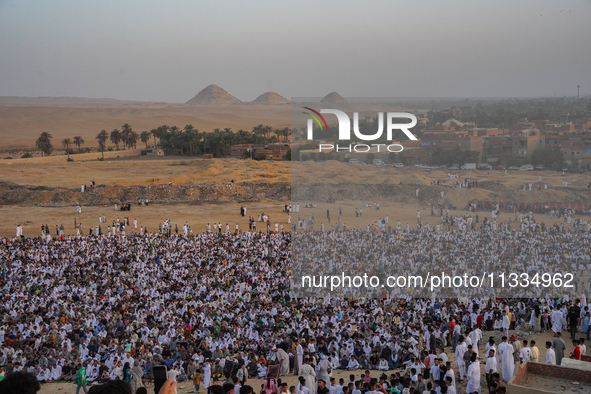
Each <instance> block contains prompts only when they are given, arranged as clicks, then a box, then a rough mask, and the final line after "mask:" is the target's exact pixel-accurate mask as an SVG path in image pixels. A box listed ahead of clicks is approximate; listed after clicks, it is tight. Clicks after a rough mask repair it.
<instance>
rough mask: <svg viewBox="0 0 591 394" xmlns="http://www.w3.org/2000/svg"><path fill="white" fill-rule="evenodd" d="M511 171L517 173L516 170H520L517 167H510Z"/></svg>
mask: <svg viewBox="0 0 591 394" xmlns="http://www.w3.org/2000/svg"><path fill="white" fill-rule="evenodd" d="M509 170H510V171H516V170H519V167H517V166H511V167H509Z"/></svg>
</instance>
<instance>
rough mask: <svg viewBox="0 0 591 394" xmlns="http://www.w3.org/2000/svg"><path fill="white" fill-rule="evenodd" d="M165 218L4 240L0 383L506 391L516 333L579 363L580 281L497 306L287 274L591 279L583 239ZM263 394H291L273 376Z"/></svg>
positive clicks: (338, 393) (583, 312) (300, 393)
mask: <svg viewBox="0 0 591 394" xmlns="http://www.w3.org/2000/svg"><path fill="white" fill-rule="evenodd" d="M261 216H262V215H261ZM339 216H340V215H339ZM521 219H522V220H526V216H524V217H522V218H521ZM102 220H103V218H101V222H102ZM527 220H531V218H530V217H529V216H528V219H527ZM121 222H123V221H121ZM165 223H168V224H166V225H163V227H162V228H160V229H159V231H158V232H157V233H148V232H141V233H139V232H138V233H133V234H128V235H125V233H122V232H117V231H115V232H107V233H105V234H102V233H100V232H97V233H94V232H93V233H91V235H89V236H61V235H60V236H59V237H53V236H51V234H49V233H48V234H46V235H45V236H44V237H38V238H23V237H19V238H13V239H7V238H3V239H0V267H1V275H0V288H1V293H0V301H1V302H0V314H1V316H2V319H1V321H0V344H1V347H0V377H3V376H6V375H9V374H12V373H15V372H19V371H27V372H29V373H32V374H33V375H34V376H35V377H36V378H37V380H39V381H40V382H42V383H45V382H53V381H64V380H65V381H73V382H76V383H77V384H78V385H79V386H82V389H86V384H89V385H90V384H93V383H95V382H97V383H101V382H108V381H126V382H128V383H129V384H130V386H131V387H132V388H133V390H134V391H136V390H137V389H139V388H141V386H142V385H143V384H144V381H145V380H146V379H151V378H152V377H153V372H152V371H153V367H154V365H161V364H165V365H166V366H167V368H168V373H169V377H171V378H173V379H174V380H177V381H190V382H191V383H192V384H194V385H195V386H196V389H208V388H210V387H212V386H216V385H220V384H221V383H222V382H225V383H227V384H229V383H232V384H234V386H235V387H238V386H242V387H246V386H247V385H246V381H247V380H249V379H252V378H265V377H267V376H268V375H272V376H275V375H273V374H274V372H273V371H277V376H284V375H288V374H298V375H299V376H300V380H299V384H298V385H297V386H295V387H294V388H293V390H295V391H294V393H295V394H316V393H318V394H328V393H330V394H342V393H345V394H349V392H351V394H360V393H365V392H375V391H381V392H386V391H389V392H393V393H397V392H403V393H412V392H417V393H423V392H428V393H430V392H435V393H438V394H439V393H453V392H456V391H455V390H456V384H457V381H458V380H464V381H466V382H467V390H468V391H467V392H480V388H481V386H485V387H489V388H490V390H491V392H496V393H501V392H503V390H504V382H507V381H508V380H509V379H510V378H511V376H512V375H513V373H514V368H515V364H516V363H519V362H525V361H529V360H536V356H535V355H536V351H535V349H537V347H535V343H534V344H533V345H532V343H531V342H530V343H526V342H523V341H522V338H515V337H514V334H515V332H510V331H512V330H514V329H515V328H518V327H521V328H524V327H525V326H528V325H531V329H532V330H535V331H537V332H541V331H543V330H548V329H550V330H553V331H554V332H555V333H556V338H557V339H559V340H555V341H554V343H552V344H551V345H550V349H554V354H555V355H554V359H552V358H550V359H549V360H547V361H548V362H550V363H552V362H554V363H556V364H560V360H561V359H562V357H566V356H567V355H565V353H564V352H565V349H566V346H564V347H563V346H561V343H560V342H561V341H562V344H564V341H563V340H562V339H561V338H560V336H561V333H562V332H563V331H567V330H568V331H569V332H570V333H571V336H572V338H571V339H573V340H575V341H577V343H576V346H574V345H575V342H573V346H574V349H575V351H573V355H572V356H573V357H575V358H577V357H580V355H581V354H584V352H585V349H584V339H583V338H582V336H581V335H579V334H580V332H581V331H583V332H584V333H586V334H587V337H588V333H589V310H590V307H591V305H587V299H586V294H588V291H589V288H588V286H589V283H586V286H587V287H584V286H585V283H581V282H575V284H576V287H575V288H574V289H573V292H576V294H578V295H579V297H577V298H578V299H577V298H575V297H573V296H568V295H565V294H561V295H556V294H555V295H552V296H549V295H541V294H539V292H538V294H537V295H536V296H531V294H530V293H528V290H527V289H520V290H519V291H518V292H516V293H515V294H514V296H515V297H519V298H505V299H499V298H497V297H493V296H490V297H483V296H479V297H475V296H470V295H467V294H464V293H462V292H461V291H459V290H458V291H456V292H455V293H453V294H447V293H445V292H442V291H434V292H427V291H426V290H425V289H423V290H417V292H414V293H409V292H408V289H402V290H401V291H398V292H397V291H394V290H392V291H389V292H387V293H386V294H385V296H383V293H381V295H380V297H379V298H372V297H357V298H345V297H331V296H330V295H326V294H317V295H316V296H315V297H304V298H301V297H300V294H298V292H297V291H296V290H297V289H296V288H295V286H294V281H292V276H293V277H294V278H295V277H296V276H295V273H296V271H298V270H302V269H303V266H296V264H299V263H300V262H301V260H299V259H295V260H294V258H293V257H294V254H298V255H299V256H300V258H301V256H304V257H306V258H305V264H311V265H312V266H315V267H320V266H322V267H323V269H325V270H327V271H334V272H337V271H338V272H340V271H343V270H347V269H350V270H352V269H355V268H356V267H359V264H362V265H363V264H365V263H368V264H369V263H375V262H380V263H382V265H383V266H382V268H384V269H385V270H387V271H391V272H395V271H397V270H398V271H400V270H407V271H412V272H414V273H421V272H422V271H423V270H425V269H427V268H432V269H437V270H443V271H449V272H450V273H452V274H453V273H454V272H467V273H475V272H476V271H480V272H481V271H482V270H486V271H490V272H492V271H506V270H507V269H509V268H510V269H512V270H519V271H520V272H534V271H540V272H541V271H545V270H548V269H549V268H552V269H554V268H556V269H562V270H577V271H579V270H588V269H589V268H590V267H589V264H590V256H589V255H590V252H589V251H590V242H591V238H590V236H589V233H587V232H576V233H568V232H559V231H556V232H548V231H545V232H541V231H532V232H526V231H520V230H509V229H507V230H502V231H500V230H498V231H492V229H491V228H489V227H481V228H471V227H470V228H466V229H461V227H458V226H456V228H452V229H449V230H448V229H443V228H440V229H435V228H430V227H429V228H419V229H417V230H410V229H406V230H401V229H396V228H392V227H390V226H388V227H386V226H385V225H383V226H379V227H377V226H369V227H368V228H367V229H365V230H347V231H330V232H329V231H325V232H305V233H304V232H301V233H291V232H282V231H277V229H275V230H276V231H272V230H273V229H267V231H258V232H256V231H244V232H243V231H242V230H238V229H235V230H236V231H232V230H231V229H230V228H229V226H227V225H226V226H225V228H223V227H222V226H219V227H218V228H217V231H211V230H209V229H207V230H206V231H204V232H203V233H199V234H194V233H193V232H192V231H182V232H181V233H180V234H179V233H178V232H177V231H170V230H171V228H172V226H171V224H170V222H168V221H165ZM126 224H127V225H129V220H126ZM187 226H188V223H187ZM188 227H189V226H188ZM397 227H398V226H397ZM517 227H518V228H519V226H517ZM58 230H59V229H58ZM164 230H166V231H164ZM187 230H190V227H189V228H188V229H187ZM303 241H305V242H303ZM292 243H293V245H292ZM292 246H293V248H292ZM304 246H305V247H304ZM311 246H314V247H311ZM315 246H321V247H322V248H316V247H315ZM335 251H343V253H342V254H339V256H340V257H339V258H338V259H335V257H334V256H336V255H337V254H335V253H334V252H335ZM349 257H350V258H349ZM426 263H428V264H426ZM573 327H574V328H573ZM486 332H488V339H486V337H487V335H486V334H485V333H486ZM501 336H502V339H501ZM496 337H498V338H499V339H498V340H496V339H495V338H496ZM581 346H583V347H581ZM523 349H529V350H523ZM576 349H578V350H576ZM548 353H551V352H548ZM538 355H539V351H538ZM452 360H455V361H452ZM538 361H541V362H544V360H538ZM481 364H483V365H485V368H484V370H483V368H482V365H481ZM338 370H348V371H351V374H352V376H351V378H350V381H348V382H344V381H341V380H342V379H339V380H336V379H334V378H332V376H331V375H332V374H333V373H334V372H336V371H338ZM81 371H82V372H81ZM277 376H275V377H277ZM82 381H84V382H85V383H84V384H80V383H81V382H82ZM265 384H266V386H265ZM222 386H223V385H222ZM228 387H229V386H228ZM254 390H256V391H257V392H259V387H255V388H254ZM262 390H264V391H265V392H266V394H272V393H287V392H288V390H289V391H291V388H289V387H287V385H284V384H283V383H279V382H278V381H270V380H266V381H265V383H263V387H262ZM224 393H225V394H227V390H226V391H224ZM224 393H220V394H224ZM240 394H245V393H243V392H242V390H240ZM246 394H248V393H246Z"/></svg>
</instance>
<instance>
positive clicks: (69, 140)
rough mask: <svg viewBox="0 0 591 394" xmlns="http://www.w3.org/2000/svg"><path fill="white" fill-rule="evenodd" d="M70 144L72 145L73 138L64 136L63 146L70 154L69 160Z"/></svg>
mask: <svg viewBox="0 0 591 394" xmlns="http://www.w3.org/2000/svg"><path fill="white" fill-rule="evenodd" d="M70 145H72V140H71V139H69V138H64V139H63V140H62V147H63V148H64V149H65V150H66V153H67V154H68V160H70Z"/></svg>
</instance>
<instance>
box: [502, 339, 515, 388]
mask: <svg viewBox="0 0 591 394" xmlns="http://www.w3.org/2000/svg"><path fill="white" fill-rule="evenodd" d="M499 356H500V357H501V365H502V367H503V380H504V381H505V382H508V381H509V379H511V378H512V377H513V371H514V370H515V363H514V362H513V346H511V345H510V344H509V343H507V342H503V343H501V344H500V345H499Z"/></svg>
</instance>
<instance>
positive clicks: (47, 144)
mask: <svg viewBox="0 0 591 394" xmlns="http://www.w3.org/2000/svg"><path fill="white" fill-rule="evenodd" d="M290 136H291V131H290V129H289V128H287V127H285V128H282V129H275V128H272V127H271V126H265V125H262V124H260V125H257V126H254V127H253V128H252V130H250V131H248V130H242V129H240V130H238V131H236V132H234V131H232V129H231V128H228V127H226V128H224V129H214V130H213V132H205V131H200V130H199V129H197V128H195V127H194V126H193V125H190V124H189V125H186V126H185V127H183V128H182V129H181V128H179V127H177V126H168V125H162V126H159V127H157V128H154V129H152V130H150V131H148V130H144V131H142V132H140V133H138V132H136V131H134V130H133V129H132V127H131V125H130V124H128V123H125V124H124V125H123V126H121V129H114V130H112V131H111V132H108V131H106V130H101V131H100V132H99V133H98V134H97V135H96V137H95V139H96V140H97V143H98V146H99V147H98V150H99V151H100V152H101V153H102V157H103V158H104V152H105V151H106V150H108V149H109V147H108V142H109V141H110V142H111V143H112V144H113V145H114V146H115V149H116V150H119V148H120V146H121V145H122V146H123V149H135V148H137V143H138V141H141V142H142V143H143V144H145V147H146V148H148V143H149V142H151V141H153V146H154V147H159V148H162V149H166V150H177V151H178V152H179V153H180V154H182V155H197V154H212V155H213V156H214V157H222V156H226V155H229V154H230V153H231V147H232V145H237V144H268V143H274V142H281V141H285V142H287V141H289V137H290ZM52 138H53V136H52V135H51V133H49V132H46V131H44V132H42V133H41V135H40V136H39V138H37V141H36V143H35V146H36V147H37V149H39V150H40V151H41V153H42V155H44V156H48V155H50V154H51V152H52V151H53V149H54V147H53V144H52V143H51V140H52ZM84 142H85V141H84V139H83V138H82V137H80V136H76V137H74V138H72V139H70V138H64V139H63V140H62V147H63V148H64V149H65V150H66V154H67V155H68V159H69V160H70V153H71V150H70V148H71V146H73V145H75V146H78V150H79V151H80V150H81V146H82V145H83V144H84Z"/></svg>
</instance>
